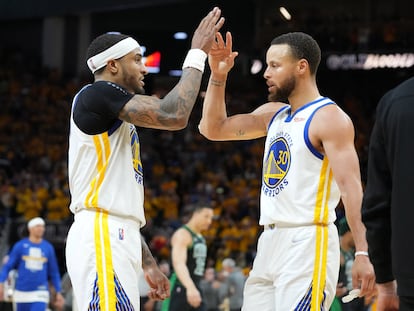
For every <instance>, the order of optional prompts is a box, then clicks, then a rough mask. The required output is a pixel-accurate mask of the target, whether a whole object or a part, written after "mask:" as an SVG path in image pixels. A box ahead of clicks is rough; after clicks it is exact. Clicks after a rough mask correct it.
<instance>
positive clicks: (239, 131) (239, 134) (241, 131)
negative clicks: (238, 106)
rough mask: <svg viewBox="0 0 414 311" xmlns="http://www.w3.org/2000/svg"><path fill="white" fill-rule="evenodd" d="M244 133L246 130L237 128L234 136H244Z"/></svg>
mask: <svg viewBox="0 0 414 311" xmlns="http://www.w3.org/2000/svg"><path fill="white" fill-rule="evenodd" d="M244 134H246V132H245V131H243V130H242V129H239V130H238V131H237V132H236V136H244Z"/></svg>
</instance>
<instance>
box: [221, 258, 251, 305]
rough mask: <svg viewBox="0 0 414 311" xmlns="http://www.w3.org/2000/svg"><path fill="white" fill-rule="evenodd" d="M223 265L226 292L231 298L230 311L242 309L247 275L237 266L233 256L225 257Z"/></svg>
mask: <svg viewBox="0 0 414 311" xmlns="http://www.w3.org/2000/svg"><path fill="white" fill-rule="evenodd" d="M221 265H222V269H223V273H224V275H225V281H224V284H223V287H224V293H225V296H226V297H227V298H229V307H230V311H240V310H241V307H242V305H243V289H244V283H245V282H246V276H245V275H244V274H243V272H242V270H241V269H240V268H239V267H237V266H236V262H235V261H234V259H232V258H225V259H224V260H223V262H222V264H221Z"/></svg>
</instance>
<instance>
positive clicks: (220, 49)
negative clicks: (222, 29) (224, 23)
mask: <svg viewBox="0 0 414 311" xmlns="http://www.w3.org/2000/svg"><path fill="white" fill-rule="evenodd" d="M232 47H233V41H232V37H231V33H230V32H227V33H226V42H224V40H223V36H222V35H221V33H219V32H218V33H216V41H215V42H214V44H213V46H212V48H211V50H210V53H209V54H208V64H209V66H210V70H211V72H212V73H214V74H223V75H224V74H227V73H228V72H229V71H230V69H231V68H233V66H234V59H235V58H236V56H237V55H238V52H233V51H232Z"/></svg>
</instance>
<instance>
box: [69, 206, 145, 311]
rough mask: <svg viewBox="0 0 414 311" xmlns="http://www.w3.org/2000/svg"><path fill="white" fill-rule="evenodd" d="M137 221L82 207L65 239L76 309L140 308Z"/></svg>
mask: <svg viewBox="0 0 414 311" xmlns="http://www.w3.org/2000/svg"><path fill="white" fill-rule="evenodd" d="M139 228H140V226H139V224H138V223H137V222H136V221H133V220H130V219H127V218H120V217H116V216H112V215H108V214H107V213H105V212H99V211H88V210H82V211H80V212H78V213H76V215H75V221H74V222H73V224H72V226H71V228H70V230H69V233H68V237H67V242H66V265H67V269H68V274H69V277H70V279H71V282H72V287H73V293H74V296H75V300H76V303H77V307H78V310H100V311H114V310H126V311H129V310H134V311H139V306H140V293H139V288H138V284H139V277H140V274H141V273H142V258H141V257H142V250H141V235H140V231H139Z"/></svg>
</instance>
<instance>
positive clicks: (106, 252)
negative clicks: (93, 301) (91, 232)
mask: <svg viewBox="0 0 414 311" xmlns="http://www.w3.org/2000/svg"><path fill="white" fill-rule="evenodd" d="M95 249H96V269H97V275H98V276H97V277H98V282H97V283H98V293H99V307H100V310H102V311H103V310H107V311H112V310H116V293H115V279H114V268H113V264H112V252H111V243H110V240H109V227H108V213H107V212H106V211H98V212H97V213H96V216H95Z"/></svg>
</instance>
